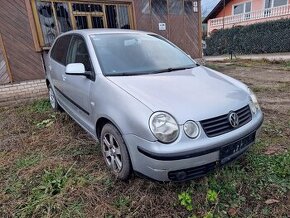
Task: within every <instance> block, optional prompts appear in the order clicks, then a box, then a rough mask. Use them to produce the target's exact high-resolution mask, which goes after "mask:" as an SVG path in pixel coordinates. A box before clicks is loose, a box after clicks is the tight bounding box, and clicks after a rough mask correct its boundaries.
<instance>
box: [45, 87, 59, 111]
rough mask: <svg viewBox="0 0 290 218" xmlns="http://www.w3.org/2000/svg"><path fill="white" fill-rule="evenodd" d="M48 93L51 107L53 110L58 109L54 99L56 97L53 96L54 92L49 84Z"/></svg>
mask: <svg viewBox="0 0 290 218" xmlns="http://www.w3.org/2000/svg"><path fill="white" fill-rule="evenodd" d="M48 95H49V102H50V105H51V107H52V109H53V110H54V111H60V106H59V104H58V102H57V100H56V97H55V94H54V91H53V89H52V87H51V85H48Z"/></svg>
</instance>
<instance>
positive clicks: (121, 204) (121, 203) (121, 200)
mask: <svg viewBox="0 0 290 218" xmlns="http://www.w3.org/2000/svg"><path fill="white" fill-rule="evenodd" d="M130 202H131V201H130V198H129V197H124V196H120V197H118V198H117V200H116V201H115V205H116V207H117V208H119V209H123V208H126V207H128V206H129V205H130Z"/></svg>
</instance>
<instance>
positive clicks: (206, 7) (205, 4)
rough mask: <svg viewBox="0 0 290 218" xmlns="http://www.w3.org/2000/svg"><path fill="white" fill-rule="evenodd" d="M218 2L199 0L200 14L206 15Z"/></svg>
mask: <svg viewBox="0 0 290 218" xmlns="http://www.w3.org/2000/svg"><path fill="white" fill-rule="evenodd" d="M218 2H219V0H201V10H202V16H203V17H206V16H207V15H208V14H209V12H211V10H212V9H213V8H214V7H215V6H216V4H217V3H218Z"/></svg>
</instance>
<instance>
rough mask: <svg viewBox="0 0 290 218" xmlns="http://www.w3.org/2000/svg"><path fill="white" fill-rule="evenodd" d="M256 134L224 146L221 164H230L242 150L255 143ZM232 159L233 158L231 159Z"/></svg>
mask: <svg viewBox="0 0 290 218" xmlns="http://www.w3.org/2000/svg"><path fill="white" fill-rule="evenodd" d="M255 135H256V133H255V132H254V133H251V134H250V135H247V136H245V137H243V138H241V139H239V140H237V141H235V142H232V143H230V144H228V145H225V146H223V147H222V148H221V149H220V160H221V163H224V162H228V161H229V160H231V159H232V158H234V157H235V156H236V155H235V154H238V153H239V152H240V151H241V150H243V149H244V148H246V147H247V146H248V145H250V144H251V143H253V142H254V141H255ZM231 157H232V158H231Z"/></svg>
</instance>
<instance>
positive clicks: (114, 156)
mask: <svg viewBox="0 0 290 218" xmlns="http://www.w3.org/2000/svg"><path fill="white" fill-rule="evenodd" d="M101 147H102V153H103V157H104V159H105V162H106V164H107V166H108V167H109V168H110V170H111V172H112V173H113V174H114V175H115V176H116V177H117V178H118V179H121V180H127V179H129V177H130V175H131V172H132V166H131V161H130V157H129V153H128V150H127V147H126V145H125V142H124V140H123V138H122V136H121V134H120V132H119V131H118V130H117V128H116V127H115V126H114V125H112V124H110V123H108V124H106V125H105V126H104V127H103V129H102V132H101Z"/></svg>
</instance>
